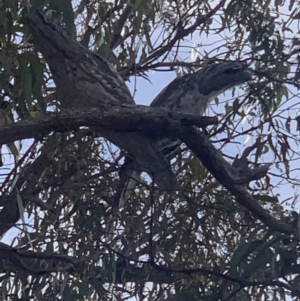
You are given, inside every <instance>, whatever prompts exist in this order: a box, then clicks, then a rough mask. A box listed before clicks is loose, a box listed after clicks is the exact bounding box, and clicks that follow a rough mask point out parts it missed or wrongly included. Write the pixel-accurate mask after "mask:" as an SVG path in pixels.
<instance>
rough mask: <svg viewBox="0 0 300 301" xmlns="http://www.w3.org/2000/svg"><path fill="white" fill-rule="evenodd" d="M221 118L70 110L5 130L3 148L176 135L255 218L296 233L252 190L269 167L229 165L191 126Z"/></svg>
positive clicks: (142, 110) (132, 109)
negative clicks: (84, 129)
mask: <svg viewBox="0 0 300 301" xmlns="http://www.w3.org/2000/svg"><path fill="white" fill-rule="evenodd" d="M216 123H217V118H214V117H201V116H198V115H190V114H179V113H170V112H168V111H166V110H164V109H162V108H152V107H146V106H127V105H126V106H123V107H114V108H112V109H111V110H110V111H101V110H98V109H88V110H70V111H64V112H63V113H60V114H54V113H49V114H45V115H42V116H40V117H39V118H36V119H32V120H26V121H20V122H18V123H16V124H14V125H10V126H5V127H2V128H0V144H4V143H9V142H13V141H15V140H19V139H25V138H42V137H43V135H45V134H47V133H50V132H52V131H56V132H62V131H69V130H74V129H78V128H79V127H80V126H96V127H97V131H98V130H100V132H101V131H103V132H104V131H105V130H109V131H111V130H113V131H123V132H126V131H127V132H128V131H133V132H144V133H145V134H147V135H149V136H152V137H156V138H158V137H176V138H179V139H180V140H181V141H183V142H184V143H185V144H186V145H187V146H188V147H189V149H190V150H191V151H192V152H193V153H194V154H195V155H196V156H197V157H198V158H199V159H200V160H201V162H202V163H203V165H204V166H205V167H206V168H207V169H208V171H209V172H210V173H211V174H212V175H213V176H214V177H215V178H216V179H217V180H218V181H219V182H220V183H221V184H222V185H223V186H224V187H225V188H227V189H228V190H229V191H230V192H231V193H232V194H233V195H234V196H235V198H236V200H237V202H239V204H241V205H242V206H244V207H246V208H247V209H248V210H249V211H250V212H251V213H252V214H253V215H254V216H255V217H257V218H258V219H259V220H261V221H262V222H263V223H264V224H265V225H267V226H269V227H270V228H272V229H273V230H274V231H278V232H282V233H288V234H291V233H293V232H294V229H293V227H292V226H291V225H289V224H287V223H284V222H282V221H279V220H277V219H275V218H274V217H273V216H272V215H271V214H270V213H269V212H268V211H267V210H265V209H264V208H262V207H261V206H260V205H259V203H258V202H257V200H256V199H255V198H253V197H252V196H251V195H250V194H249V193H248V191H247V188H246V187H247V184H248V183H249V182H250V181H252V180H255V179H259V178H262V177H263V176H265V175H266V173H267V171H268V168H269V167H270V165H269V164H266V165H263V166H260V167H258V168H252V169H250V168H249V167H247V166H246V167H243V168H239V167H235V166H232V165H231V164H229V163H228V162H227V161H226V160H225V159H224V158H223V157H222V155H221V153H220V152H219V151H218V150H217V149H216V148H215V147H214V146H213V144H212V143H211V142H210V140H209V138H208V137H207V136H206V135H205V134H204V133H203V132H200V131H198V130H197V129H195V128H194V127H191V126H190V125H197V126H199V127H205V126H208V125H211V124H216Z"/></svg>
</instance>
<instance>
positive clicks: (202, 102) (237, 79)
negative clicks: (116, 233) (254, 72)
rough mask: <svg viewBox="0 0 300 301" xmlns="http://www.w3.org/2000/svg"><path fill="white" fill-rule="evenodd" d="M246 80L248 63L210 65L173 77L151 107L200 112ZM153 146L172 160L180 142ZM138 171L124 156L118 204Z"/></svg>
mask: <svg viewBox="0 0 300 301" xmlns="http://www.w3.org/2000/svg"><path fill="white" fill-rule="evenodd" d="M249 80H251V73H250V72H249V68H248V66H247V65H246V64H243V63H241V62H239V61H225V62H222V63H218V64H210V65H207V66H206V67H204V68H202V69H201V70H199V71H197V72H195V73H192V74H186V75H184V76H181V77H178V78H176V79H175V80H173V81H172V82H171V83H170V84H169V85H168V86H167V87H166V88H165V89H163V90H162V91H161V92H160V93H159V94H158V95H157V97H156V98H155V99H154V100H153V101H152V103H151V105H150V106H152V107H163V108H165V109H168V110H170V111H174V112H181V113H190V114H199V115H203V113H204V112H205V110H206V109H207V108H208V106H209V104H210V102H211V101H212V100H213V99H215V98H216V97H217V96H218V95H219V94H221V93H222V92H225V91H226V90H228V89H230V88H233V87H235V86H237V85H240V84H243V83H245V82H247V81H249ZM156 145H157V147H158V148H159V149H160V150H161V151H162V152H163V153H164V155H165V156H166V157H168V159H171V152H172V150H174V149H176V148H177V147H178V146H179V145H180V141H179V140H178V139H173V140H171V139H168V138H166V139H160V140H158V141H156ZM140 174H141V168H140V167H139V166H138V165H137V163H136V162H134V161H133V160H132V159H130V158H126V159H125V163H124V165H123V167H122V169H121V174H120V184H119V187H118V189H117V193H116V199H117V200H118V202H119V207H123V206H124V203H125V201H126V199H127V197H128V195H129V194H130V192H131V191H132V190H133V189H134V187H135V186H136V184H137V182H139V178H140Z"/></svg>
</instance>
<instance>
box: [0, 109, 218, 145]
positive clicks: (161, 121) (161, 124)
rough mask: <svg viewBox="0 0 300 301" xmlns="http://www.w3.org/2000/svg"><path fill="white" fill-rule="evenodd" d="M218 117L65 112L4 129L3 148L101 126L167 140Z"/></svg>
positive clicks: (158, 112) (144, 112)
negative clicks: (55, 134) (51, 133)
mask: <svg viewBox="0 0 300 301" xmlns="http://www.w3.org/2000/svg"><path fill="white" fill-rule="evenodd" d="M217 121H218V119H217V118H215V117H202V116H198V115H192V114H182V113H171V112H168V111H167V110H164V109H161V108H151V107H147V106H135V105H134V106H123V107H114V108H112V109H111V110H110V111H102V110H100V109H95V108H92V109H85V110H83V109H81V110H64V112H62V113H60V114H54V113H49V114H45V115H41V116H40V117H38V118H36V119H30V120H24V121H20V122H17V123H15V124H12V125H10V126H4V127H0V144H7V143H10V142H14V141H16V140H22V139H26V138H39V139H41V138H43V136H44V135H45V134H48V133H50V132H52V131H54V132H66V131H70V130H74V129H78V128H79V127H81V126H97V127H99V130H100V132H101V131H103V132H104V131H105V130H113V131H119V132H120V131H121V132H144V133H146V134H148V135H149V136H152V137H164V136H166V135H165V134H166V131H167V132H168V135H170V134H172V132H173V130H174V129H177V130H178V129H179V128H180V127H182V126H184V125H196V126H198V127H206V126H208V125H213V124H216V123H217Z"/></svg>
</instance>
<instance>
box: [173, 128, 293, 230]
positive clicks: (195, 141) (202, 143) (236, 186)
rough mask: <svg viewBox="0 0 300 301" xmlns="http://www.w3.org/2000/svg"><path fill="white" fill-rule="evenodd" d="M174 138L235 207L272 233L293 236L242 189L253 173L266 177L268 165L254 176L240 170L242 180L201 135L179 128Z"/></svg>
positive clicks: (190, 129)
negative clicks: (249, 213)
mask: <svg viewBox="0 0 300 301" xmlns="http://www.w3.org/2000/svg"><path fill="white" fill-rule="evenodd" d="M178 134H179V136H178V137H179V138H180V139H181V140H182V141H183V142H184V143H185V144H186V145H187V146H188V147H189V148H190V149H191V151H193V152H194V154H195V155H196V156H197V157H198V158H199V159H200V160H201V162H202V163H203V165H204V166H205V167H206V168H207V169H208V170H209V172H210V173H211V174H212V175H213V176H214V177H215V178H216V179H217V180H218V181H219V182H220V183H221V184H222V185H223V186H224V187H226V188H227V189H228V190H229V191H230V192H231V193H232V195H234V196H235V198H236V201H237V202H238V203H239V204H241V205H242V206H244V207H246V208H247V209H248V210H249V211H250V212H251V213H252V214H253V215H254V216H255V217H257V218H258V219H259V220H261V221H262V222H263V223H264V224H265V225H267V226H269V227H270V228H271V229H273V230H274V231H278V232H282V233H287V234H291V233H293V232H294V228H293V227H292V226H291V225H289V224H287V223H284V222H282V221H280V220H277V219H275V218H274V217H273V216H272V215H271V214H270V213H269V212H268V211H267V210H265V209H263V208H262V207H261V206H260V205H259V204H258V202H257V201H256V200H255V198H254V197H253V196H251V195H250V194H249V193H248V191H247V189H246V185H245V184H246V183H245V179H246V178H248V179H250V178H252V176H253V175H254V174H255V173H256V172H257V174H256V175H257V176H258V175H260V176H263V174H266V172H267V169H268V167H269V166H270V165H269V164H267V165H265V166H262V167H260V168H258V169H256V172H254V170H255V169H249V168H248V170H246V169H245V168H244V171H243V173H244V174H243V177H244V178H242V179H241V173H240V172H239V169H237V168H235V167H233V166H232V165H230V164H229V163H228V162H226V161H225V159H224V158H223V157H222V155H221V153H220V152H219V151H218V150H217V149H216V148H215V147H214V146H213V145H212V143H211V142H210V140H209V139H208V137H207V136H206V135H205V134H204V133H201V132H199V131H196V130H195V129H194V128H192V127H183V128H182V129H181V131H180V132H179V133H178ZM250 174H252V176H250ZM252 179H254V178H252Z"/></svg>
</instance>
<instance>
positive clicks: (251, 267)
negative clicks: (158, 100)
mask: <svg viewBox="0 0 300 301" xmlns="http://www.w3.org/2000/svg"><path fill="white" fill-rule="evenodd" d="M28 2H29V1H21V0H19V1H17V0H9V1H8V0H7V1H0V20H1V21H2V22H1V24H0V66H1V67H0V68H1V69H0V102H1V104H0V105H1V106H0V108H1V113H3V114H5V115H6V114H7V115H9V114H10V113H13V116H14V121H15V122H17V121H19V120H26V119H28V118H36V117H37V116H38V115H39V114H40V113H44V112H46V111H57V110H59V107H60V99H57V97H56V90H55V85H54V84H53V80H52V75H51V73H50V72H49V69H48V67H47V64H46V62H45V60H44V59H43V58H42V57H41V55H39V54H37V53H36V51H35V50H34V48H33V44H32V39H31V36H30V31H29V29H28V28H27V27H26V25H25V24H24V18H23V16H24V14H26V12H27V9H28V7H27V5H28ZM30 5H31V6H34V7H37V8H43V9H45V10H47V11H50V13H51V14H52V17H53V19H54V20H55V21H56V22H58V23H60V24H63V25H64V26H65V28H66V29H67V30H68V32H69V33H70V35H73V36H76V38H77V40H78V41H79V42H80V43H81V44H82V45H84V46H85V47H88V48H90V49H91V50H93V51H95V52H96V53H98V54H99V55H101V56H103V57H105V58H106V59H107V60H108V61H109V62H110V63H111V64H113V66H114V67H115V68H116V69H117V70H118V71H119V73H120V74H121V76H122V77H123V79H124V80H126V81H127V80H135V78H137V77H144V78H146V79H147V77H148V76H149V75H150V74H151V73H150V71H167V72H170V73H171V72H172V73H174V72H176V73H177V74H182V73H192V72H193V71H195V70H197V69H198V68H200V67H201V66H203V64H204V63H206V62H208V61H218V60H224V59H225V60H228V59H239V60H242V61H246V62H247V63H249V64H251V67H252V68H253V73H254V74H255V76H254V78H253V81H251V83H249V84H247V85H246V86H244V87H242V88H241V89H236V90H234V91H232V94H231V95H230V94H226V104H224V103H223V102H220V99H221V97H220V99H216V103H217V104H218V106H217V108H216V107H215V106H213V107H212V110H211V111H210V112H214V110H215V112H217V113H218V117H219V123H218V125H217V126H215V127H213V128H210V129H208V131H209V132H208V134H209V135H210V137H211V140H212V142H213V143H214V145H215V147H217V148H218V149H219V150H220V151H221V152H222V154H223V156H224V157H225V158H226V160H228V161H229V162H231V163H232V162H233V160H234V159H235V155H236V154H240V155H241V154H242V153H243V151H244V150H245V149H246V147H248V146H249V145H250V146H251V145H254V144H255V147H254V148H253V149H252V150H251V155H250V156H249V158H248V159H249V162H250V164H251V166H257V165H259V164H261V163H265V162H271V163H273V165H272V168H271V170H270V172H269V173H268V175H267V176H266V177H264V178H263V179H261V180H257V181H255V182H254V183H251V187H248V188H249V191H250V192H251V193H252V194H253V195H254V196H255V197H256V199H257V201H258V203H259V204H260V205H261V206H262V207H264V208H265V209H267V210H268V211H269V212H270V213H271V214H272V215H273V216H274V217H276V218H277V219H278V220H281V221H284V222H289V223H291V224H292V225H293V226H294V227H295V228H297V227H298V215H297V213H296V212H291V210H292V209H293V208H294V206H295V205H296V202H297V193H298V191H297V185H298V184H299V180H298V168H297V164H298V162H299V151H298V146H299V142H298V135H297V133H296V128H295V125H296V122H295V121H293V120H294V119H295V117H296V114H297V113H298V110H299V108H298V107H299V105H298V101H297V99H298V98H297V96H298V88H299V78H300V77H299V72H300V59H299V58H300V56H299V33H298V30H297V29H298V26H299V19H300V9H299V6H298V5H297V3H296V2H295V1H293V0H291V1H288V0H286V1H283V0H282V1H278V0H274V1H259V0H252V1H251V0H228V1H225V0H218V1H209V0H204V1H185V0H184V1H176V0H175V1H171V0H169V1H167V0H151V1H150V0H147V1H146V0H130V1H123V0H116V1H94V0H81V1H80V0H77V1H73V2H71V1H67V0H65V1H60V0H47V1H39V0H32V1H31V3H30ZM207 37H208V38H207ZM210 39H213V40H214V41H216V42H215V43H208V44H206V43H205V41H208V42H209V40H210ZM199 40H200V41H202V42H201V43H200V44H197V42H198V41H199ZM194 41H195V42H194ZM186 49H188V53H191V54H192V55H193V60H192V61H191V62H189V58H187V57H186V53H187V51H186ZM154 76H155V74H154ZM138 88H139V87H138V86H137V89H138ZM227 100H228V101H227ZM3 114H2V115H3ZM45 141H47V142H48V143H47V144H46V143H45ZM49 141H50V143H49ZM2 149H3V150H4V149H5V148H4V146H3V147H2ZM7 150H8V151H9V153H10V154H12V155H13V163H12V157H10V156H9V155H8V154H5V153H4V154H3V164H4V166H3V167H2V168H1V193H2V196H1V197H0V202H1V205H2V206H3V207H2V211H1V213H0V232H1V234H2V235H3V234H5V233H6V232H7V231H8V230H11V229H13V228H14V229H17V230H18V231H17V234H16V233H15V232H14V233H13V234H11V233H12V232H8V233H9V235H8V236H6V241H7V237H9V238H10V240H11V238H12V237H13V239H12V242H11V246H12V247H9V246H8V245H5V244H1V245H0V254H1V255H0V256H1V259H2V261H1V263H0V279H1V285H0V292H1V295H2V299H3V300H60V299H61V300H127V299H128V298H129V297H134V298H135V299H136V300H178V301H179V300H191V301H192V300H205V301H209V300H214V301H216V300H286V299H287V296H291V297H292V298H294V300H296V299H298V298H299V295H300V287H299V283H300V272H299V271H300V266H299V264H298V263H297V257H298V233H297V230H295V233H292V234H284V233H278V232H276V231H274V230H273V229H271V228H269V227H267V226H265V225H264V224H263V223H262V222H261V221H259V220H258V219H257V218H256V217H254V216H253V215H252V213H251V212H250V211H249V210H248V209H246V208H245V207H242V206H241V205H239V204H237V203H236V201H235V198H234V196H232V195H231V194H230V193H229V192H228V191H226V190H225V189H224V188H223V187H222V186H221V185H220V184H219V183H218V182H217V181H216V180H215V179H214V177H213V176H211V175H210V173H209V172H208V171H207V170H206V169H205V168H204V167H203V165H202V164H201V162H199V160H198V159H197V158H196V157H195V156H194V155H193V154H191V153H190V152H189V150H188V149H187V148H186V147H184V146H183V147H182V151H181V152H180V153H178V154H177V156H176V158H175V159H174V160H173V161H172V164H173V170H174V171H175V172H176V175H177V179H178V181H179V184H180V187H181V190H180V191H178V192H174V193H173V194H167V193H164V192H161V191H158V190H157V189H156V188H155V187H153V185H152V184H151V182H150V181H149V180H148V179H147V178H145V180H144V181H143V183H141V184H140V185H139V187H138V188H137V189H136V190H135V191H134V192H133V193H132V195H131V197H130V199H129V200H128V202H127V203H126V205H125V208H124V209H123V210H118V209H117V208H114V207H113V206H112V204H113V200H114V194H115V191H116V188H117V184H118V171H119V169H120V166H121V164H122V162H123V155H124V154H123V153H122V152H120V151H119V150H118V149H117V148H116V147H115V146H113V145H112V144H111V143H110V142H108V141H107V140H105V139H103V138H95V137H93V136H91V135H90V134H88V133H87V131H86V129H85V128H82V129H81V130H78V131H73V132H71V133H64V134H58V133H52V134H51V135H44V134H43V133H41V137H40V139H39V140H35V141H31V140H24V141H21V143H18V142H17V141H16V142H15V143H14V144H10V145H8V148H7ZM286 191H288V193H287V192H286ZM284 198H285V199H284ZM20 217H21V218H20ZM12 235H14V236H12ZM18 298H19V299H18Z"/></svg>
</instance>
